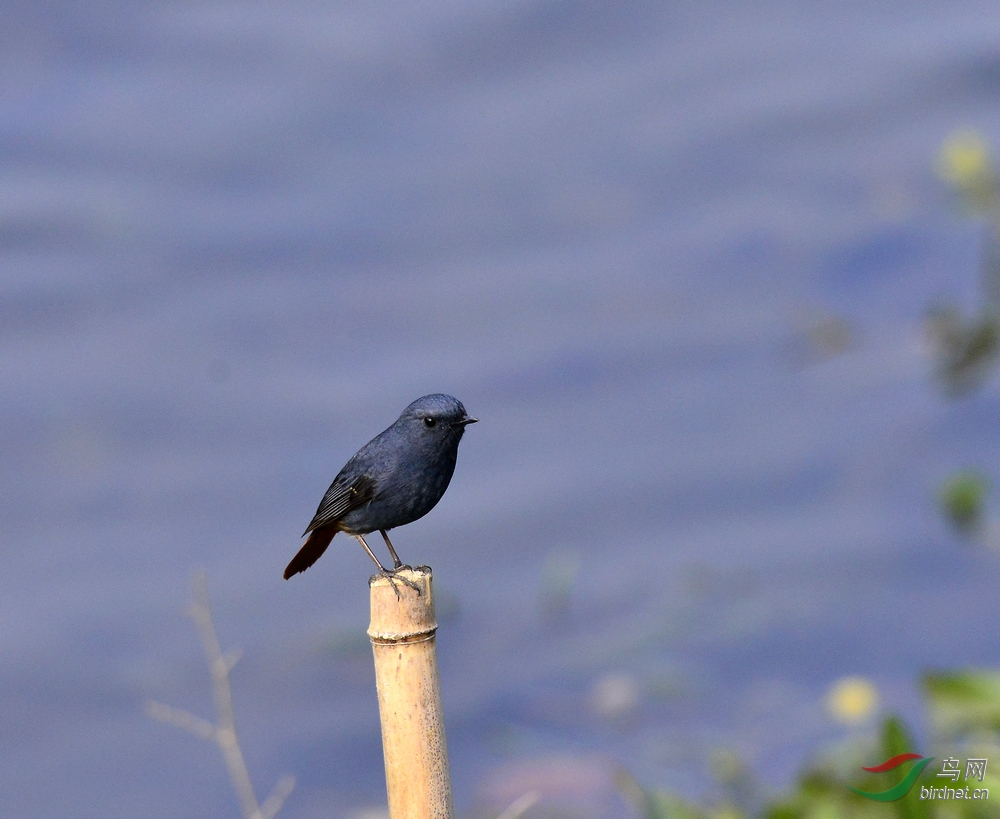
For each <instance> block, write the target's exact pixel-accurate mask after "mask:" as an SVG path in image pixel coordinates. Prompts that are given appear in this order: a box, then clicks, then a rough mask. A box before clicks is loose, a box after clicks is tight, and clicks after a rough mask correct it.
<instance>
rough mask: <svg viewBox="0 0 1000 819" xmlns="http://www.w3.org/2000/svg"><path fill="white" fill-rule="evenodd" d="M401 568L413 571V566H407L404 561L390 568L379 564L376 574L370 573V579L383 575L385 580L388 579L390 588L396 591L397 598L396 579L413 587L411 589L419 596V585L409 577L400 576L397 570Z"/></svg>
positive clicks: (397, 597)
mask: <svg viewBox="0 0 1000 819" xmlns="http://www.w3.org/2000/svg"><path fill="white" fill-rule="evenodd" d="M403 569H406V570H407V571H411V572H412V571H413V567H412V566H407V565H406V564H405V563H400V564H399V565H398V566H393V567H392V568H391V569H383V568H382V567H381V566H379V573H378V574H377V575H372V580H374V579H375V578H376V577H384V578H385V579H386V580H388V581H389V585H390V586H392V590H393V591H394V592H396V599H397V600H399V599H401V598H400V595H399V588H398V587H397V586H396V581H397V580H398V581H399V582H400V583H402V584H404V585H406V586H409V587H410V588H411V589H413V591H415V592H416V593H417V596H418V597H419V596H420V587H419V586H418V585H417V584H416V583H414V582H413V581H412V580H410V578H408V577H401V576H400V575H399V572H401V571H402V570H403Z"/></svg>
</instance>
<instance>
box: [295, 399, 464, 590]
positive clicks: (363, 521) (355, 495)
mask: <svg viewBox="0 0 1000 819" xmlns="http://www.w3.org/2000/svg"><path fill="white" fill-rule="evenodd" d="M477 420H479V419H477V418H470V417H469V416H468V414H467V413H466V412H465V407H463V406H462V402H461V401H459V400H458V399H456V398H452V397H451V396H450V395H442V394H440V393H436V394H434V395H425V396H424V397H423V398H418V399H417V400H416V401H414V402H413V403H412V404H410V406H408V407H407V408H406V409H405V410H403V414H402V415H400V416H399V418H398V419H396V423H394V424H393V425H392V426H391V427H389V428H388V429H387V430H386V431H385V432H383V433H381V434H379V435H377V436H375V437H374V438H372V440H370V441H369V442H368V443H367V444H365V445H364V446H363V447H361V449H360V450H358V452H357V454H356V455H355V456H354V457H353V458H351V460H349V461H348V462H347V463H346V464H345V466H344V468H343V469H341V470H340V473H339V474H338V475H337V477H336V478H334V479H333V483H332V484H330V488H329V489H328V490H326V495H324V497H323V501H322V503H320V505H319V509H317V510H316V515H315V516H314V517H313V519H312V522H311V523H310V524H309V526H308V527H307V528H306V531H305V533H304V534H306V535H309V539H308V540H307V541H306V542H305V543H304V544H303V545H302V548H301V549H299V553H298V554H297V555H295V557H294V558H292V562H291V563H289V564H288V568H286V569H285V580H287V579H288V578H289V577H291V576H292V575H293V574H298V573H299V572H304V571H305V570H306V569H308V568H309V567H310V566H312V564H313V563H315V562H316V561H317V560H319V558H320V556H321V555H322V554H323V552H325V551H326V547H327V546H329V545H330V541H331V540H333V536H334V535H335V534H337V532H346V533H347V534H349V535H353V536H354V537H356V538H357V539H358V540H359V541H361V545H362V546H364V547H365V551H366V552H368V555H369V557H371V559H372V560H374V561H375V565H376V566H378V570H379V572H380V573H381V574H383V575H385V576H391V575H393V574H394V573H395V572H396V571H398V570H399V569H401V568H404V566H403V562H402V561H401V560H400V559H399V556H398V555H397V554H396V550H395V549H393V548H392V543H390V542H389V536H388V535H387V534H386V532H387V531H388V530H389V529H394V528H395V527H397V526H404V525H406V524H407V523H412V522H413V521H415V520H417V519H418V518H422V517H423V516H424V515H426V514H427V513H428V512H430V511H431V509H433V508H434V506H435V505H436V504H437V502H438V501H439V500H441V496H442V495H444V491H445V490H446V489H447V488H448V484H449V482H450V481H451V476H452V474H453V473H454V472H455V459H456V458H457V457H458V442H459V441H461V440H462V433H464V432H465V427H466V426H468V425H469V424H474V423H476V421H477ZM376 529H377V530H378V531H379V532H381V534H382V537H383V538H384V539H385V545H386V546H388V547H389V554H391V555H392V560H393V567H392V569H391V570H390V569H386V568H385V567H384V566H383V565H382V564H381V563H380V562H379V559H378V558H377V557H375V553H374V552H372V550H371V548H370V547H369V546H368V543H367V542H366V541H365V539H364V535H366V534H368V533H369V532H374V531H375V530H376Z"/></svg>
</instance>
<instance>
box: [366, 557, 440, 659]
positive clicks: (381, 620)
mask: <svg viewBox="0 0 1000 819" xmlns="http://www.w3.org/2000/svg"><path fill="white" fill-rule="evenodd" d="M432 576H433V575H432V573H431V569H430V567H428V566H420V567H419V568H416V569H401V570H400V571H399V572H398V573H397V574H396V575H395V577H396V578H397V579H396V580H395V584H394V585H395V587H396V589H398V590H399V597H398V598H397V597H396V589H394V588H393V584H391V583H390V582H389V580H388V578H385V577H383V576H382V575H377V574H376V575H373V576H372V579H371V580H370V581H369V585H370V586H371V606H372V612H371V624H370V625H369V627H368V637H369V638H370V639H371V641H372V642H373V643H417V642H420V641H422V640H430V639H431V638H432V637H433V636H434V632H436V631H437V626H438V624H437V617H436V616H435V614H434V593H433V591H432V589H431V578H432ZM403 578H405V579H406V580H408V581H410V582H411V583H413V585H414V586H416V587H417V589H419V590H420V591H419V594H418V593H417V591H416V589H414V588H412V587H411V586H409V585H407V584H406V583H405V582H403Z"/></svg>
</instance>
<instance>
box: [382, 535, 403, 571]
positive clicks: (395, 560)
mask: <svg viewBox="0 0 1000 819" xmlns="http://www.w3.org/2000/svg"><path fill="white" fill-rule="evenodd" d="M379 532H380V533H381V535H382V540H384V541H385V545H386V546H388V547H389V554H391V555H392V560H393V563H394V564H395V565H393V567H392V570H393V571H394V572H397V571H399V570H400V569H403V568H406V569H409V568H410V567H409V566H407V565H406V564H405V563H403V561H402V560H400V559H399V555H397V554H396V550H395V549H393V548H392V541H391V540H389V535H387V534H386V531H385V529H379Z"/></svg>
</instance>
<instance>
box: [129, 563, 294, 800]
mask: <svg viewBox="0 0 1000 819" xmlns="http://www.w3.org/2000/svg"><path fill="white" fill-rule="evenodd" d="M193 586H194V589H193V591H194V600H193V601H192V603H191V605H190V606H189V607H188V614H189V615H190V616H191V619H193V620H194V623H195V626H196V627H197V629H198V636H199V637H200V638H201V644H202V648H203V649H204V651H205V662H206V663H207V664H208V670H209V673H210V675H211V678H212V696H213V698H214V700H215V710H216V713H217V720H218V724H217V725H213V724H212V723H210V722H208V721H207V720H203V719H201V718H200V717H196V716H194V714H190V713H188V712H187V711H183V710H181V709H179V708H172V707H171V706H169V705H164V704H163V703H159V702H154V701H152V700H150V701H149V702H147V703H146V713H147V714H148V715H149V716H150V717H152V718H153V719H157V720H160V721H161V722H168V723H170V724H171V725H176V726H177V727H179V728H183V729H185V730H186V731H190V732H191V733H193V734H195V735H196V736H199V737H201V738H202V739H207V740H210V741H212V742H214V743H215V744H216V745H218V746H219V750H221V751H222V758H223V759H224V760H225V763H226V769H227V770H228V772H229V779H230V781H231V782H232V783H233V788H234V789H235V790H236V798H237V799H238V800H239V803H240V808H241V810H242V811H243V816H244V819H274V816H275V815H276V814H277V813H278V811H279V810H281V807H282V805H283V804H284V802H285V799H287V798H288V795H289V794H290V793H291V792H292V788H294V787H295V777H293V776H287V775H286V776H283V777H282V778H281V779H280V780H278V784H277V785H275V786H274V790H273V791H272V792H271V795H270V796H269V797H268V798H267V800H266V801H265V802H264V804H263V805H260V804H259V803H258V802H257V796H256V794H254V790H253V783H252V782H251V781H250V773H249V771H247V766H246V761H245V760H244V759H243V751H242V749H241V748H240V743H239V740H238V739H237V736H236V717H235V713H234V711H233V690H232V687H231V686H230V684H229V672H230V671H232V669H233V666H234V665H236V663H237V661H238V660H239V658H240V654H241V652H240V651H239V650H232V651H227V652H226V653H225V654H223V652H222V647H221V646H220V645H219V635H218V633H217V632H216V630H215V623H214V622H213V620H212V608H211V606H210V604H209V601H208V579H207V577H206V575H205V572H204V571H198V572H195V575H194V579H193Z"/></svg>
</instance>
